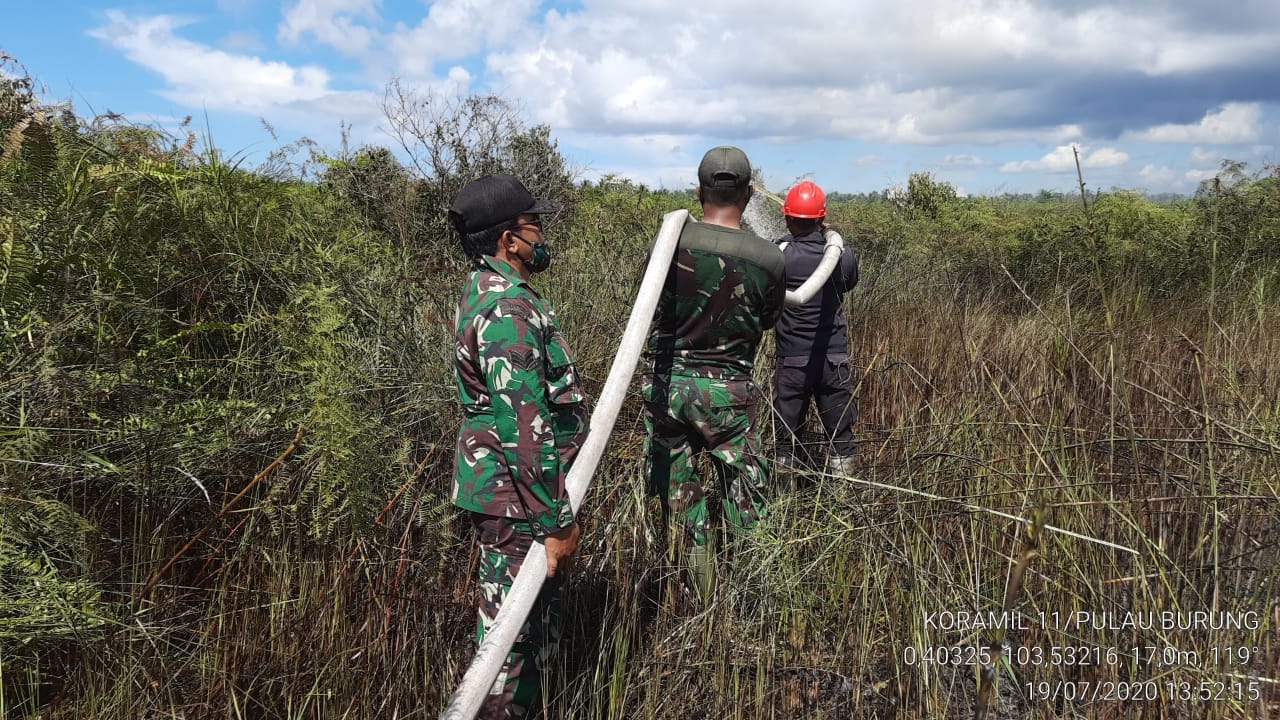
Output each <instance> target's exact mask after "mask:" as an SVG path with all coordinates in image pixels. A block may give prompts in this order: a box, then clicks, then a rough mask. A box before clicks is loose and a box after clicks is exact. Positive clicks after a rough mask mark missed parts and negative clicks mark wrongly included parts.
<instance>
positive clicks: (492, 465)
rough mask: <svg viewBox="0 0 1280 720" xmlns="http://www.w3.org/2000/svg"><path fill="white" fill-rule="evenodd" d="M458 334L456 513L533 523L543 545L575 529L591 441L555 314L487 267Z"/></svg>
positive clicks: (476, 274) (509, 274)
mask: <svg viewBox="0 0 1280 720" xmlns="http://www.w3.org/2000/svg"><path fill="white" fill-rule="evenodd" d="M454 324H455V335H454V346H455V351H456V354H455V357H454V376H455V379H456V381H457V385H458V397H459V399H460V400H461V402H462V409H463V413H464V417H463V421H462V427H461V429H460V430H459V431H458V449H457V454H456V455H455V459H454V486H453V502H454V504H455V505H457V506H458V507H461V508H465V509H467V510H471V511H473V512H478V513H483V514H486V515H496V516H500V517H511V518H521V519H524V520H526V521H527V522H529V524H530V525H531V526H532V528H533V532H534V534H535V535H539V536H541V535H545V534H547V533H548V532H553V531H555V530H556V529H558V528H561V527H564V526H566V525H568V524H569V523H570V522H572V520H573V514H572V511H571V509H570V508H569V496H568V494H567V493H566V491H565V485H564V478H565V474H566V473H567V472H568V470H569V466H570V464H571V463H572V462H573V459H574V457H575V456H576V455H577V453H578V449H579V448H580V447H581V445H582V441H583V440H584V439H585V438H586V434H587V422H588V408H587V397H586V394H585V393H583V391H582V386H581V384H580V383H579V381H578V373H577V371H576V370H575V369H574V365H573V353H572V352H570V350H569V346H568V345H567V344H566V343H565V340H564V336H563V335H561V333H560V326H559V324H558V323H557V321H556V315H555V311H554V310H552V309H551V304H550V303H549V302H547V301H546V300H545V299H543V297H542V296H541V295H539V294H538V293H537V292H536V291H535V290H534V289H533V288H531V287H530V286H529V283H528V282H527V281H526V280H524V279H523V278H522V277H520V274H519V273H517V272H516V271H515V269H514V268H512V267H511V266H510V265H508V264H507V263H505V262H503V261H502V260H498V259H497V258H493V257H482V258H480V259H479V260H477V261H476V263H475V265H474V267H473V268H472V270H471V275H470V276H469V277H468V278H467V283H466V285H465V286H464V287H463V290H462V300H461V301H460V302H459V303H458V313H457V316H456V317H455V321H454Z"/></svg>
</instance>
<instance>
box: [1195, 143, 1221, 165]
mask: <svg viewBox="0 0 1280 720" xmlns="http://www.w3.org/2000/svg"><path fill="white" fill-rule="evenodd" d="M1191 161H1192V162H1194V163H1195V164H1197V165H1204V164H1205V163H1211V164H1214V165H1217V164H1218V163H1221V162H1222V153H1220V152H1218V151H1217V150H1205V149H1204V148H1202V147H1194V148H1191Z"/></svg>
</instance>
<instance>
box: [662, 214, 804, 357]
mask: <svg viewBox="0 0 1280 720" xmlns="http://www.w3.org/2000/svg"><path fill="white" fill-rule="evenodd" d="M786 290H787V279H786V262H785V261H784V260H783V257H782V251H781V250H779V249H778V248H777V246H776V245H774V244H773V243H771V242H768V241H766V240H763V239H761V238H760V237H758V236H757V235H756V234H755V233H752V232H749V231H747V230H736V229H733V228H727V227H722V226H720V225H712V224H710V223H702V222H695V221H690V222H688V223H686V224H685V226H684V230H683V231H681V233H680V241H679V245H678V246H677V247H676V253H675V258H674V259H673V261H672V263H671V268H670V270H669V271H668V273H667V280H666V285H664V286H663V288H662V295H661V296H660V297H659V299H658V309H657V312H656V313H655V314H654V321H653V329H652V330H651V331H650V332H649V342H648V345H647V347H646V349H645V357H647V358H648V359H649V360H650V361H651V362H652V364H653V372H654V373H655V374H658V375H666V374H673V375H683V376H691V377H707V378H723V379H730V380H737V379H744V378H749V377H750V376H751V369H752V368H753V367H754V366H755V356H756V349H757V348H758V347H759V346H760V338H761V337H762V336H763V335H764V332H765V331H766V330H768V329H770V328H772V327H773V326H774V324H776V323H777V322H778V317H779V316H780V315H781V314H782V308H783V304H782V303H783V299H784V298H785V296H786Z"/></svg>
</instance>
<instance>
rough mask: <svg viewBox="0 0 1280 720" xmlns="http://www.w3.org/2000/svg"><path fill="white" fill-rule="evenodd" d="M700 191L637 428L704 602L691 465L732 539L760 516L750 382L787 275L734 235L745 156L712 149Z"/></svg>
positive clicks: (703, 558)
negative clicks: (701, 471) (712, 489)
mask: <svg viewBox="0 0 1280 720" xmlns="http://www.w3.org/2000/svg"><path fill="white" fill-rule="evenodd" d="M697 192H698V199H699V200H700V202H701V204H702V221H701V222H696V221H690V222H689V223H687V224H686V225H685V227H684V229H683V230H682V231H681V234H680V240H679V244H678V246H677V248H676V254H675V258H674V259H673V261H672V264H671V270H670V272H669V273H668V275H667V279H666V284H665V285H664V287H663V289H662V294H661V296H660V297H659V300H658V309H657V311H656V312H655V314H654V319H653V327H652V330H651V331H650V335H649V340H648V345H647V347H646V350H645V356H646V358H647V359H648V361H649V367H648V372H647V374H646V376H645V383H644V401H645V406H644V407H645V414H644V419H645V429H646V430H647V431H648V432H647V438H646V440H647V442H646V446H645V455H646V458H647V460H648V466H649V489H650V492H652V493H654V494H657V495H659V496H660V497H663V498H664V499H665V500H666V508H667V511H668V518H669V520H671V521H672V522H673V524H675V525H677V526H678V528H679V530H678V533H679V535H680V537H681V540H682V542H681V545H682V546H683V547H684V548H685V549H686V550H687V552H688V558H687V559H688V562H689V569H690V574H691V576H692V580H693V584H694V589H695V591H696V592H697V593H698V594H699V596H700V597H701V598H702V599H703V600H705V599H706V598H707V597H708V595H709V594H710V592H711V589H712V585H713V584H714V557H715V554H714V552H712V549H711V547H710V545H711V539H712V533H711V527H710V511H709V509H708V507H707V496H706V492H705V490H704V488H703V485H702V482H701V481H700V479H699V478H698V477H697V474H696V472H695V470H696V456H697V455H698V454H699V453H701V452H703V451H706V452H707V453H708V454H709V455H710V457H711V461H712V464H713V465H714V466H715V467H716V470H717V471H718V475H719V478H720V482H721V487H722V489H723V495H724V510H725V519H726V523H727V525H728V526H729V528H730V530H732V531H734V532H735V533H736V532H741V531H744V530H746V529H748V528H750V527H751V526H753V525H754V524H755V523H756V522H758V521H759V520H760V519H761V518H762V517H764V514H765V496H766V489H767V479H766V478H767V476H766V470H765V464H764V461H763V458H762V455H761V448H760V437H759V429H758V415H759V397H760V395H759V390H758V389H757V388H756V386H755V384H754V382H753V381H752V379H751V375H752V369H753V367H754V364H755V355H756V349H757V348H758V347H759V345H760V339H761V337H763V335H764V332H765V331H766V330H768V329H770V328H772V327H773V326H774V324H775V323H776V322H777V321H778V317H779V316H780V315H781V314H782V308H783V299H784V297H785V293H786V270H785V261H784V260H783V257H782V252H781V251H780V250H779V249H778V248H777V246H775V245H774V244H773V243H771V242H768V241H766V240H763V239H761V238H760V237H758V236H757V235H756V234H755V233H752V232H750V231H748V230H745V229H743V228H742V226H741V222H742V213H743V211H744V210H745V209H746V207H747V202H748V201H749V200H750V199H751V193H752V187H751V163H750V162H749V161H748V160H747V156H746V154H745V153H743V152H742V151H741V150H739V149H738V148H736V147H729V146H721V147H717V148H712V149H711V150H709V151H708V152H707V154H706V155H705V156H704V157H703V158H702V163H701V164H700V165H699V166H698V191H697Z"/></svg>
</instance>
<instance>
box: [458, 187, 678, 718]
mask: <svg viewBox="0 0 1280 720" xmlns="http://www.w3.org/2000/svg"><path fill="white" fill-rule="evenodd" d="M688 217H689V211H688V210H674V211H672V212H669V213H667V214H666V215H664V216H663V218H662V228H661V229H660V230H658V237H657V239H656V240H654V243H653V252H652V253H651V254H650V256H649V266H648V267H647V268H646V269H645V271H644V279H643V280H641V282H640V290H639V292H638V293H637V294H636V302H635V305H634V306H633V307H632V309H631V318H630V319H629V320H627V328H626V330H624V331H623V333H622V343H621V345H619V347H618V353H617V355H616V356H615V358H614V361H613V367H611V368H609V377H608V378H606V379H605V381H604V388H603V389H602V390H601V391H600V399H599V401H598V402H597V404H596V409H595V410H594V411H593V412H592V413H591V430H590V431H589V432H588V433H587V439H586V440H584V441H583V443H582V448H581V449H580V450H578V457H577V458H576V459H575V460H574V463H573V467H572V468H570V470H569V474H568V475H567V476H566V477H565V479H564V484H565V489H566V490H567V491H568V493H569V505H570V507H572V508H573V512H574V514H575V515H576V514H577V512H578V508H579V507H580V506H581V505H582V499H583V498H584V497H585V496H586V494H587V489H588V488H589V487H590V485H591V476H592V475H593V474H594V473H595V471H596V465H598V464H599V463H600V456H601V455H603V454H604V447H605V444H606V443H608V441H609V434H610V432H612V430H613V424H614V422H616V421H617V419H618V412H619V411H620V410H621V409H622V401H623V400H624V399H626V396H627V388H628V387H629V386H630V385H631V376H632V374H633V373H634V372H635V369H636V363H638V362H639V361H640V351H641V350H642V349H643V348H644V341H645V338H646V337H647V336H648V334H649V323H650V321H652V320H653V313H654V310H655V309H657V307H658V295H659V294H660V293H661V292H662V286H663V285H664V284H665V282H666V279H667V270H668V268H670V267H671V258H672V256H673V255H675V251H676V241H677V240H679V239H680V231H681V230H682V229H683V228H684V224H685V221H686V220H687V219H688ZM546 577H547V549H546V547H544V546H543V544H542V543H540V542H535V543H534V544H533V547H531V548H529V554H528V555H526V556H525V558H524V564H523V565H522V566H521V567H520V572H519V573H518V574H517V575H516V579H515V581H514V582H513V583H512V584H511V592H509V593H508V594H507V596H506V598H505V599H503V601H502V608H501V609H499V610H498V617H497V618H495V620H494V623H493V626H492V627H490V628H489V631H488V632H487V633H485V636H484V642H482V643H480V647H479V648H478V649H477V650H476V657H475V659H474V660H472V661H471V667H470V668H468V669H467V673H466V675H464V676H463V678H462V683H461V684H459V685H458V689H457V690H455V691H454V693H453V697H452V698H451V699H450V700H449V705H448V706H447V707H445V709H444V713H443V714H442V715H441V716H440V718H441V720H472V718H474V717H475V716H476V712H478V711H479V710H480V705H481V703H483V702H484V699H485V696H487V695H488V694H489V689H490V688H491V687H493V681H494V679H495V678H497V677H498V671H499V670H501V669H502V663H503V661H505V660H506V659H507V654H508V653H510V652H511V646H512V645H514V644H515V641H516V635H518V634H519V633H520V626H521V625H523V624H524V620H525V618H526V617H527V616H528V615H529V610H531V609H532V608H533V602H534V600H536V599H537V597H538V591H539V590H541V589H542V583H543V581H545V580H546Z"/></svg>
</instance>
